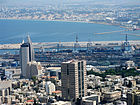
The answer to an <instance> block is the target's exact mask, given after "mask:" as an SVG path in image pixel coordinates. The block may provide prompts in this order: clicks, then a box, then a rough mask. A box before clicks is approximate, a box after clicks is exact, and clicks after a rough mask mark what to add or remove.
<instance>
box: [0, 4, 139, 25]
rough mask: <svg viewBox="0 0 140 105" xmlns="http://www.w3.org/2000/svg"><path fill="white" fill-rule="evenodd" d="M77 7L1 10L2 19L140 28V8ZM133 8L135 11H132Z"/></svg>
mask: <svg viewBox="0 0 140 105" xmlns="http://www.w3.org/2000/svg"><path fill="white" fill-rule="evenodd" d="M73 5H75V6H74V7H73V6H71V5H69V4H65V6H63V7H60V6H59V7H58V6H54V5H47V6H46V7H40V8H30V7H13V8H11V7H10V8H8V7H5V6H2V8H0V11H1V13H0V19H32V20H49V21H51V20H60V21H82V22H97V23H104V24H113V25H121V26H125V27H132V26H133V25H136V26H138V27H139V25H140V22H139V16H140V14H139V12H138V11H139V7H137V6H131V7H129V6H128V7H127V8H125V7H123V6H117V7H116V8H115V7H112V6H111V5H108V7H106V6H104V5H102V7H98V6H96V5H94V4H87V6H83V5H82V4H81V5H78V6H77V4H73ZM132 8H133V11H132Z"/></svg>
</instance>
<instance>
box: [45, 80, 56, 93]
mask: <svg viewBox="0 0 140 105" xmlns="http://www.w3.org/2000/svg"><path fill="white" fill-rule="evenodd" d="M45 87H46V92H47V94H52V92H53V91H55V85H54V84H53V83H51V81H47V83H46V86H45Z"/></svg>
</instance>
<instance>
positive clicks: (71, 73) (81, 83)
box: [61, 60, 87, 101]
mask: <svg viewBox="0 0 140 105" xmlns="http://www.w3.org/2000/svg"><path fill="white" fill-rule="evenodd" d="M61 81H62V97H63V98H64V99H66V100H73V101H74V100H76V99H77V98H81V97H84V96H86V93H87V92H86V91H87V84H86V61H84V60H82V61H78V60H72V61H68V62H63V63H62V64H61Z"/></svg>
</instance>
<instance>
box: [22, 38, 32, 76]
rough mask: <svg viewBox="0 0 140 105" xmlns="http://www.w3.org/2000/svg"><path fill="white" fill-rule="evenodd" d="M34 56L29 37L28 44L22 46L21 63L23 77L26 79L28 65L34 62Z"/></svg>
mask: <svg viewBox="0 0 140 105" xmlns="http://www.w3.org/2000/svg"><path fill="white" fill-rule="evenodd" d="M33 59H34V54H33V48H32V42H31V39H30V37H29V36H27V42H25V43H24V42H23V43H22V45H21V46H20V63H21V76H22V77H26V74H27V69H26V68H27V63H28V62H31V61H33Z"/></svg>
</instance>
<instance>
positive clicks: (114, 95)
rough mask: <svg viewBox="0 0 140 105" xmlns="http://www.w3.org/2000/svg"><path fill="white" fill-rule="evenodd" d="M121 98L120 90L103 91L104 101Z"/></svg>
mask: <svg viewBox="0 0 140 105" xmlns="http://www.w3.org/2000/svg"><path fill="white" fill-rule="evenodd" d="M119 98H121V91H113V92H104V101H107V102H111V101H115V100H117V99H119Z"/></svg>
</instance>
